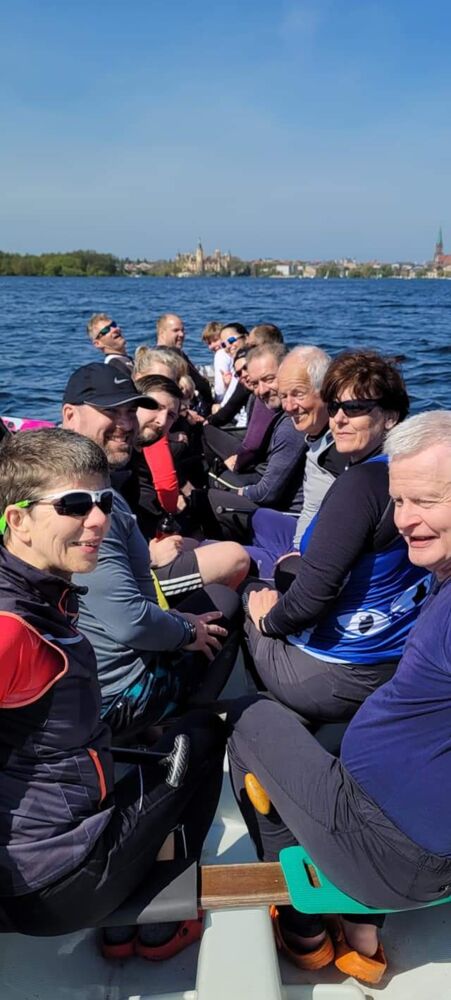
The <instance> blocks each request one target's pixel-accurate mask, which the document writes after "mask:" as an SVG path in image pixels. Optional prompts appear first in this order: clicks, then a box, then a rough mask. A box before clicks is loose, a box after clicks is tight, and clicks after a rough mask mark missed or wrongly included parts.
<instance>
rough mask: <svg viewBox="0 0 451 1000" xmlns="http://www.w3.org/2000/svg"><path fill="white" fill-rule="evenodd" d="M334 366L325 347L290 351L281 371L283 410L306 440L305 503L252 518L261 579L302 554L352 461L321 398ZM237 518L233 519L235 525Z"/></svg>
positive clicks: (262, 510)
mask: <svg viewBox="0 0 451 1000" xmlns="http://www.w3.org/2000/svg"><path fill="white" fill-rule="evenodd" d="M330 362H331V358H330V355H329V354H326V352H325V351H323V350H321V348H320V347H313V346H308V345H305V346H303V347H295V348H294V349H293V350H292V351H290V353H289V354H287V356H286V358H284V360H283V361H282V364H281V366H280V368H279V375H278V382H279V397H280V402H281V404H282V409H283V410H284V412H285V413H287V414H288V415H289V417H290V418H291V421H292V423H293V426H294V427H295V429H296V430H297V431H298V432H300V433H301V434H304V435H305V443H306V445H307V453H306V459H305V467H304V479H303V488H304V498H303V503H302V510H301V513H300V514H299V515H298V516H297V517H296V516H295V515H290V514H283V513H281V512H280V511H275V510H270V509H268V508H265V507H262V508H257V509H256V510H255V513H253V514H252V516H251V518H249V538H250V541H251V544H250V545H248V546H246V549H247V551H248V553H249V555H250V556H251V559H252V561H253V566H254V567H255V568H256V570H257V575H258V576H260V578H261V579H269V580H271V579H272V578H273V576H274V570H275V568H276V565H277V563H278V564H279V566H280V567H281V571H283V564H284V560H283V558H282V557H283V556H284V554H285V553H292V552H296V553H299V543H300V540H301V538H302V536H303V534H304V532H305V531H306V529H307V527H308V525H309V524H310V522H311V520H312V518H313V517H314V516H315V514H317V512H318V509H319V507H320V504H321V501H322V500H323V499H324V497H325V495H326V493H327V491H328V489H329V488H330V486H331V485H332V483H333V482H334V481H335V479H336V478H337V476H338V475H340V473H341V472H343V471H344V469H345V467H346V465H347V462H348V458H347V456H346V455H345V454H343V453H339V452H337V449H336V447H335V445H334V441H333V437H332V432H331V431H330V429H329V414H328V412H327V407H326V404H325V402H324V400H323V399H321V387H322V383H323V380H324V376H325V374H326V371H327V369H328V367H329V364H330ZM232 517H233V514H230V515H229V519H230V521H231V519H232ZM231 526H232V527H233V522H231ZM251 573H252V570H251Z"/></svg>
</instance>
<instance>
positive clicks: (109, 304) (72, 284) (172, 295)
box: [0, 278, 451, 420]
mask: <svg viewBox="0 0 451 1000" xmlns="http://www.w3.org/2000/svg"><path fill="white" fill-rule="evenodd" d="M0 308H1V324H2V328H3V338H2V340H3V366H2V368H1V369H0V413H4V414H9V415H12V416H21V417H24V416H27V417H35V418H36V417H42V418H47V419H49V420H57V419H58V417H59V411H60V402H61V398H62V393H63V389H64V386H65V384H66V382H67V378H68V376H69V374H70V372H71V371H73V370H74V368H77V367H78V366H79V365H82V364H86V363H88V362H89V361H95V360H97V359H99V360H100V358H101V356H100V354H98V353H97V352H96V351H95V350H94V349H93V348H92V347H91V345H90V343H89V341H88V338H87V335H86V332H85V328H86V322H87V320H88V319H89V317H90V315H91V314H92V313H93V312H107V313H109V314H110V315H111V316H112V317H113V319H115V320H116V321H117V322H118V323H120V324H121V326H122V328H123V331H124V334H125V336H126V337H127V343H128V349H129V353H130V354H132V353H133V351H134V349H135V348H136V347H137V346H138V344H141V343H143V342H146V343H154V341H155V320H156V319H157V317H158V316H160V315H161V314H162V313H164V312H175V313H178V314H180V315H181V316H182V317H183V319H184V321H185V325H186V329H187V338H186V341H185V349H186V351H187V353H188V354H189V355H190V356H191V358H192V359H193V360H194V361H197V362H198V363H206V362H209V361H210V360H211V355H210V354H209V352H208V351H207V350H206V349H205V347H204V345H203V344H202V342H201V340H200V334H201V331H202V328H203V326H204V325H205V323H207V322H208V321H209V320H220V321H223V322H224V323H225V322H231V321H233V320H235V321H236V320H239V321H240V322H241V323H244V324H245V325H246V326H248V327H251V326H253V325H255V323H259V322H273V323H277V325H278V326H280V327H281V329H282V330H283V332H284V334H285V338H286V340H287V342H288V344H290V345H293V346H294V345H295V344H298V343H304V344H309V343H310V344H318V345H320V346H321V347H324V348H326V349H327V350H329V351H330V352H331V354H336V353H338V351H340V350H342V349H343V348H350V347H362V346H365V347H372V348H375V349H376V350H379V351H382V352H385V353H390V354H402V355H404V356H405V361H404V362H403V371H404V376H405V378H406V381H407V387H408V390H409V393H410V395H411V399H412V410H413V411H414V412H415V411H418V410H419V409H431V408H434V407H448V406H450V407H451V394H450V392H449V384H450V375H451V281H425V280H423V281H420V280H417V281H415V280H412V281H400V280H393V279H392V280H390V279H388V280H370V281H364V280H358V279H356V280H347V281H346V280H342V281H340V280H333V279H329V280H328V281H324V280H323V281H321V280H303V281H300V280H297V279H292V280H283V279H282V280H270V279H252V278H237V279H220V278H218V279H215V278H192V279H186V280H181V279H178V280H177V279H174V278H141V279H139V280H133V279H131V278H0Z"/></svg>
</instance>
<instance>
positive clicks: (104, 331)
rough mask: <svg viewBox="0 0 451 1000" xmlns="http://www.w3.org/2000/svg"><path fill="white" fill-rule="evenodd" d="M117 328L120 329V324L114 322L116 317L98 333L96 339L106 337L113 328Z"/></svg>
mask: <svg viewBox="0 0 451 1000" xmlns="http://www.w3.org/2000/svg"><path fill="white" fill-rule="evenodd" d="M117 329H118V324H117V323H115V322H114V319H112V320H111V323H108V326H103V327H102V329H101V330H99V332H98V334H97V335H96V340H98V339H99V337H106V335H107V333H111V331H112V330H117Z"/></svg>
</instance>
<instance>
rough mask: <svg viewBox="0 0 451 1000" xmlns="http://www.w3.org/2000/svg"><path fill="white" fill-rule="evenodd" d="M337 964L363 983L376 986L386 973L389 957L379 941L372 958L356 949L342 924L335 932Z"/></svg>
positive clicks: (340, 968)
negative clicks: (348, 938) (350, 942)
mask: <svg viewBox="0 0 451 1000" xmlns="http://www.w3.org/2000/svg"><path fill="white" fill-rule="evenodd" d="M334 938H335V965H336V967H337V969H339V970H340V972H344V973H345V975H347V976H354V978H355V979H361V980H362V982H363V983H370V984H371V985H372V986H375V985H376V984H377V983H378V982H380V980H381V979H382V976H383V975H384V972H385V970H386V968H387V959H386V957H385V952H384V949H383V947H382V945H381V944H380V943H379V945H378V949H377V951H376V954H375V955H373V956H372V958H368V956H367V955H362V954H361V953H360V952H359V951H355V949H354V948H351V945H349V944H348V942H347V940H346V938H345V935H344V930H343V927H342V926H341V924H339V926H338V927H337V929H336V931H335V934H334Z"/></svg>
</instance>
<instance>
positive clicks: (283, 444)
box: [243, 420, 306, 507]
mask: <svg viewBox="0 0 451 1000" xmlns="http://www.w3.org/2000/svg"><path fill="white" fill-rule="evenodd" d="M295 434H297V435H298V438H297V439H296V437H294V435H295ZM305 450H306V448H305V443H304V439H303V436H301V435H300V434H299V432H298V431H294V430H293V431H292V428H291V426H290V425H287V424H286V422H285V421H284V420H283V421H281V423H280V424H279V425H278V427H276V429H275V431H274V436H273V442H272V446H271V450H270V452H269V456H268V464H267V466H266V469H265V471H264V473H263V475H262V477H261V479H260V481H259V482H258V483H255V484H252V485H251V486H245V487H244V490H243V496H245V497H247V498H248V500H252V501H253V502H254V503H256V504H258V505H259V506H260V507H271V505H272V504H274V503H277V501H278V499H279V497H280V496H281V495H282V493H283V491H284V489H285V487H286V485H287V480H288V479H289V477H290V474H292V473H293V470H294V468H295V466H298V465H299V466H300V457H301V455H302V453H303V452H304V454H305ZM299 476H300V477H301V476H302V469H301V468H299Z"/></svg>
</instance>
